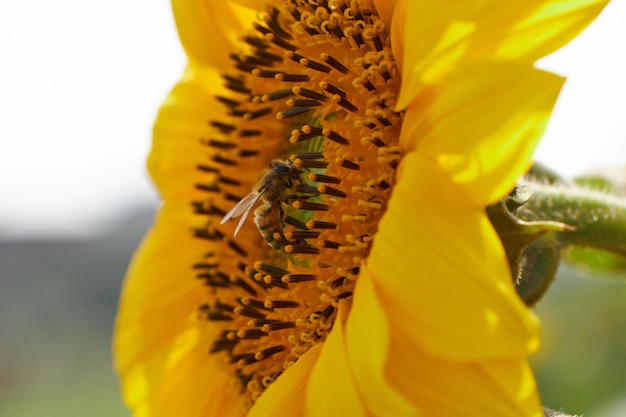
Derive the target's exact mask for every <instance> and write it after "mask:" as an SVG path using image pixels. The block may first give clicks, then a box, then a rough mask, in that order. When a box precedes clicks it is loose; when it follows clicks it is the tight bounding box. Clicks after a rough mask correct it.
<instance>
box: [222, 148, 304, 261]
mask: <svg viewBox="0 0 626 417" xmlns="http://www.w3.org/2000/svg"><path fill="white" fill-rule="evenodd" d="M300 174H302V171H301V170H299V169H298V168H296V167H295V166H293V163H292V162H291V161H289V160H287V161H284V160H281V159H273V160H272V161H271V162H270V164H269V168H267V169H266V170H265V171H264V172H263V175H262V176H261V179H260V180H259V182H258V183H257V185H256V186H255V187H254V189H253V191H252V192H251V193H250V194H248V195H247V196H245V197H244V198H242V199H241V201H239V203H237V205H236V206H235V207H233V208H232V210H230V211H229V212H228V213H226V215H225V216H224V218H222V221H221V222H220V224H224V223H226V222H227V221H228V220H230V219H235V218H237V217H240V216H241V219H240V220H239V223H238V224H237V228H236V229H235V233H234V235H235V236H237V233H239V230H240V229H241V227H242V226H243V224H244V223H245V221H246V219H247V218H248V215H249V214H250V212H251V211H252V208H253V207H254V206H255V205H256V204H257V203H258V202H259V200H261V201H262V204H261V205H260V206H259V207H258V208H257V209H256V210H254V223H255V224H256V227H257V228H258V229H259V232H260V233H261V236H263V238H264V239H265V241H266V242H267V243H268V244H269V245H270V246H271V247H272V248H274V249H276V250H280V249H281V247H282V246H283V244H284V243H285V242H286V239H285V237H284V234H283V229H284V223H283V218H284V217H285V213H284V211H283V203H285V202H287V201H288V196H289V195H290V194H291V192H292V189H293V188H294V186H295V185H296V183H300ZM277 233H278V234H279V235H280V237H281V238H280V239H276V237H275V236H276V234H277Z"/></svg>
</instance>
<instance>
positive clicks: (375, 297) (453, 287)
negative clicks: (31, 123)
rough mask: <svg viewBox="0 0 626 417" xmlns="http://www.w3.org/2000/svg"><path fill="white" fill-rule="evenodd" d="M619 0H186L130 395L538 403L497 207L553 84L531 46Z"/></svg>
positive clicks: (145, 402) (209, 401)
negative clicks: (493, 213)
mask: <svg viewBox="0 0 626 417" xmlns="http://www.w3.org/2000/svg"><path fill="white" fill-rule="evenodd" d="M604 4H605V1H599V0H581V1H571V2H563V1H557V0H530V1H529V0H525V1H507V2H501V1H486V0H472V1H469V0H466V1H449V2H437V1H421V0H419V1H408V0H405V1H402V0H397V1H382V0H381V1H371V0H370V1H368V0H306V1H305V0H268V1H262V2H261V1H259V2H257V1H243V0H242V1H230V2H229V1H219V2H218V1H208V0H207V1H198V0H195V1H194V0H174V1H173V10H174V15H175V18H176V22H177V27H178V30H179V34H180V38H181V40H182V44H183V46H184V48H185V51H186V53H187V55H188V66H187V69H186V71H185V73H184V75H183V77H182V79H181V80H180V82H179V83H178V84H177V85H176V86H175V87H174V89H173V90H172V92H171V93H170V95H169V96H168V98H167V99H166V101H165V103H164V104H163V106H162V108H161V110H160V112H159V115H158V117H157V120H156V123H155V126H154V143H153V148H152V152H151V154H150V157H149V170H150V174H151V176H152V178H153V180H154V182H155V184H156V186H157V187H158V189H159V191H160V193H161V196H162V199H163V205H162V207H161V208H160V211H159V213H158V215H157V218H156V220H155V223H154V226H153V228H152V230H151V232H150V233H149V234H148V236H147V237H146V239H145V240H144V242H143V244H142V246H141V248H140V249H139V250H138V252H137V254H136V255H135V258H134V260H133V263H132V265H131V267H130V270H129V272H128V276H127V279H126V282H125V285H124V289H123V293H122V297H121V302H120V308H119V314H118V318H117V323H116V328H115V352H116V368H117V372H118V373H119V375H120V378H121V380H122V386H123V393H124V397H125V400H126V402H127V404H128V405H129V406H130V408H131V409H132V410H133V412H134V415H135V416H163V417H169V416H185V417H193V416H217V415H219V416H244V415H249V416H298V415H306V416H334V415H349V416H412V415H425V416H428V415H433V416H448V415H450V416H495V415H497V416H539V415H541V407H540V401H539V397H538V394H537V390H536V386H535V382H534V379H533V375H532V372H531V371H530V369H529V367H528V364H527V362H526V357H527V355H529V354H530V353H532V352H533V351H535V350H536V349H537V346H538V322H537V320H536V318H535V316H534V315H533V314H532V313H531V312H530V311H529V310H528V309H527V308H526V307H525V306H524V305H523V303H522V302H521V301H520V299H519V298H518V296H517V295H516V293H515V291H514V288H513V286H512V285H511V278H510V271H509V269H508V266H507V262H506V258H505V255H504V252H503V249H502V246H501V243H500V241H499V240H498V237H497V235H496V233H495V232H494V230H493V228H492V226H491V225H490V223H489V221H488V219H487V217H486V214H485V207H486V206H487V205H488V204H491V203H493V202H494V201H496V200H498V199H500V198H501V197H502V196H503V195H505V194H506V193H507V192H508V191H509V190H510V189H511V188H512V186H513V184H514V182H515V180H516V178H518V177H519V176H520V175H521V174H522V173H523V172H524V170H525V169H526V168H527V167H528V165H529V163H530V159H531V155H532V152H533V150H534V148H535V146H536V144H537V142H538V140H539V138H540V136H541V134H542V132H543V130H544V128H545V125H546V122H547V119H548V117H549V115H550V112H551V109H552V107H553V104H554V101H555V99H556V97H557V94H558V91H559V89H560V88H561V85H562V82H563V79H562V78H561V77H558V76H556V75H553V74H550V73H546V72H543V71H540V70H537V69H535V68H534V67H533V63H534V61H535V60H536V59H538V58H540V57H542V56H544V55H546V54H548V53H550V52H552V51H554V50H555V49H557V48H558V47H560V46H562V45H563V44H565V43H566V42H568V41H569V40H570V39H572V38H573V37H574V36H575V35H576V34H577V33H579V32H580V31H581V30H582V29H583V28H584V27H585V26H586V25H587V24H588V23H589V22H590V21H591V20H592V19H593V18H594V17H595V16H596V15H597V14H598V13H599V11H600V10H601V9H602V7H603V6H604ZM253 204H257V205H258V207H259V208H257V209H256V211H255V212H254V213H255V214H254V215H252V214H250V216H251V217H254V221H252V219H247V220H246V218H245V217H246V216H247V215H248V213H243V216H242V217H243V219H242V220H241V225H242V226H241V230H239V231H238V233H237V234H236V236H235V233H234V232H235V229H236V227H237V223H238V221H239V219H237V221H226V222H224V220H228V219H229V218H230V217H236V215H237V214H242V212H244V211H246V210H248V211H250V210H253ZM234 207H236V208H235V209H233V208H234ZM233 210H234V212H233ZM222 223H223V224H222ZM268 243H269V244H268Z"/></svg>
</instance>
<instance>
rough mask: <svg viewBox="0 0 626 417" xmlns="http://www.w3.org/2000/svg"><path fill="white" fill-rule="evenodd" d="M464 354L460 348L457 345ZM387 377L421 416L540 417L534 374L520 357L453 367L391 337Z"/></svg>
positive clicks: (454, 365) (461, 363) (456, 363)
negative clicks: (417, 407) (418, 409)
mask: <svg viewBox="0 0 626 417" xmlns="http://www.w3.org/2000/svg"><path fill="white" fill-rule="evenodd" d="M458 348H459V349H462V348H463V346H458ZM387 369H388V376H389V379H390V380H391V381H393V383H394V385H395V386H396V387H397V388H398V390H399V391H400V392H401V393H402V394H403V395H405V396H406V398H410V399H411V401H413V402H414V403H415V404H417V405H419V407H420V411H421V412H422V414H421V415H423V416H454V417H485V416H498V417H541V416H542V415H543V414H542V412H541V404H540V401H539V396H538V394H537V387H536V385H535V382H534V378H533V375H532V370H531V369H530V367H529V366H528V363H527V362H526V361H525V360H524V359H523V358H506V359H502V358H494V359H491V360H485V361H481V362H454V361H447V360H442V359H440V358H436V357H432V356H429V355H426V354H425V353H424V352H423V351H421V350H420V349H418V348H416V347H415V346H413V345H411V344H407V343H405V340H403V339H402V338H401V337H398V338H392V340H391V350H390V352H389V363H388V366H387Z"/></svg>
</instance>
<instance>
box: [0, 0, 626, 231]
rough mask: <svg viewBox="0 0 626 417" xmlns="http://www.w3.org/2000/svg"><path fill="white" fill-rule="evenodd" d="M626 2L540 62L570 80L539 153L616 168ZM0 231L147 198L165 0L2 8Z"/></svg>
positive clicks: (165, 60)
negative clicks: (147, 159)
mask: <svg viewBox="0 0 626 417" xmlns="http://www.w3.org/2000/svg"><path fill="white" fill-rule="evenodd" d="M623 22H626V0H614V1H613V3H612V4H610V5H609V6H608V7H607V9H606V10H605V12H604V13H603V15H602V16H601V17H600V18H599V19H598V20H597V21H596V22H595V23H594V24H593V25H592V26H591V27H590V28H589V29H588V31H587V32H586V33H584V34H583V35H582V36H581V37H580V38H578V39H577V40H576V41H575V42H574V43H572V44H571V45H570V46H568V47H566V48H564V49H563V50H561V51H559V52H557V53H556V54H554V55H553V56H552V57H549V58H547V59H545V60H544V61H543V62H542V63H541V64H540V65H541V66H542V67H543V68H546V69H550V70H553V71H555V72H558V73H560V74H563V75H567V76H568V77H569V80H568V82H567V84H566V86H565V89H564V91H563V93H562V95H561V97H560V99H559V103H558V105H557V108H556V110H555V112H554V118H553V120H552V122H551V124H550V127H549V129H548V132H547V134H546V137H545V139H544V141H543V143H542V145H541V147H540V149H539V151H538V153H537V158H538V159H539V160H541V161H543V162H546V163H548V164H549V165H551V166H553V167H554V168H556V169H557V170H558V171H559V172H561V173H562V174H565V175H568V176H571V175H575V174H577V173H580V172H584V171H587V170H589V169H592V168H594V167H598V166H606V165H611V166H621V167H626V80H625V79H624V74H626V47H625V46H624V40H625V39H626V26H625V25H624V24H623ZM0 57H2V64H1V65H0V114H1V116H0V237H1V236H2V235H4V236H7V235H9V234H10V235H13V236H27V235H33V234H40V233H43V234H46V235H49V234H55V233H56V234H70V235H71V234H81V233H88V232H90V231H91V229H92V228H93V227H96V226H98V225H100V224H102V221H103V220H106V219H110V218H113V217H115V216H116V215H120V214H121V213H123V212H124V210H127V209H128V208H130V207H132V206H135V205H137V204H139V203H141V202H144V203H150V202H155V201H156V195H155V192H154V191H153V189H152V187H151V185H150V182H149V180H148V178H147V176H146V173H145V170H144V160H145V156H146V154H147V152H148V150H149V145H150V130H151V124H152V121H153V119H154V115H155V113H156V111H157V109H158V106H159V104H160V102H161V100H162V99H163V98H164V96H165V95H166V93H167V91H168V90H169V89H170V88H171V86H172V85H173V84H174V82H175V81H176V79H177V78H178V76H179V75H180V74H181V71H182V68H183V65H184V59H185V58H184V55H183V53H182V51H181V49H180V46H179V43H178V38H177V35H176V31H175V27H174V23H173V19H172V16H171V11H170V6H169V2H168V1H166V0H132V1H128V0H125V1H124V0H109V1H105V2H91V1H84V0H57V1H54V2H52V1H45V0H31V1H20V0H3V1H2V2H1V3H0Z"/></svg>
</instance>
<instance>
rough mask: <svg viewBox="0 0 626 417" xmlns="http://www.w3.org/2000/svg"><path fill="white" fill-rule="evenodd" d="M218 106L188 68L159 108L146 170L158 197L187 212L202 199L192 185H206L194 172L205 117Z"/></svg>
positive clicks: (205, 131)
mask: <svg viewBox="0 0 626 417" xmlns="http://www.w3.org/2000/svg"><path fill="white" fill-rule="evenodd" d="M217 106H218V104H217V103H216V101H215V99H214V98H213V97H212V96H210V95H209V94H208V93H207V92H206V90H205V89H204V88H202V85H201V83H200V82H198V80H197V76H196V75H195V73H194V72H193V71H192V70H191V69H190V68H188V69H187V70H186V71H185V75H184V76H183V78H182V79H181V81H180V82H179V83H178V84H177V85H176V86H175V87H174V88H173V89H172V91H171V92H170V94H169V95H168V97H167V99H166V100H165V102H164V103H163V105H162V106H161V109H160V110H159V114H158V116H157V119H156V121H155V124H154V130H153V135H154V137H153V142H152V150H151V151H150V156H149V157H148V170H149V172H150V175H151V176H152V179H153V181H154V183H155V185H156V186H157V188H158V189H159V192H160V194H161V197H162V198H163V199H164V200H167V201H169V202H172V203H174V202H175V203H177V204H181V205H184V206H185V207H187V208H189V204H190V202H191V201H196V200H200V199H202V198H201V197H199V195H200V193H199V192H198V190H196V189H195V187H194V184H197V183H199V182H201V181H206V178H202V176H203V175H202V173H200V172H199V171H198V169H197V166H198V163H199V162H201V161H202V159H203V158H202V156H203V151H204V152H206V151H205V150H204V149H203V148H202V146H201V145H200V140H201V138H202V137H204V136H205V135H206V133H207V122H208V120H207V115H208V114H211V111H212V109H214V108H217Z"/></svg>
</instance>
